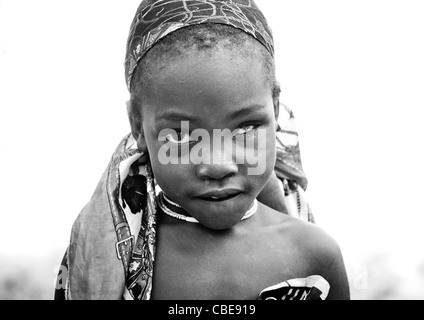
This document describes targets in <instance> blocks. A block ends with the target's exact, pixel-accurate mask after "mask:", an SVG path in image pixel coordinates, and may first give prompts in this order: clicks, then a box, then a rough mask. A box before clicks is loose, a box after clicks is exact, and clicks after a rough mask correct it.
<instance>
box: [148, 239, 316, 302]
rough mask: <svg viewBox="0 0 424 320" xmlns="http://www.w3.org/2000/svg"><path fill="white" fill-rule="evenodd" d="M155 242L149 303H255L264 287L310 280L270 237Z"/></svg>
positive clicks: (297, 259)
mask: <svg viewBox="0 0 424 320" xmlns="http://www.w3.org/2000/svg"><path fill="white" fill-rule="evenodd" d="M158 239H160V241H158V246H157V253H156V261H155V268H154V274H153V292H152V298H153V299H191V300H193V299H209V300H211V299H212V300H213V299H215V300H218V299H219V300H227V299H242V300H254V299H256V298H257V296H258V294H259V292H260V291H261V290H263V289H264V288H266V287H269V286H272V285H275V284H277V283H280V282H282V281H285V280H287V279H292V278H295V277H304V276H307V275H309V274H308V272H309V271H308V270H307V268H306V265H307V264H305V263H304V259H303V258H302V256H301V255H300V254H299V253H298V252H297V250H294V249H293V247H291V246H290V244H286V245H285V244H284V243H280V242H277V239H272V236H271V237H270V235H269V234H268V235H267V237H263V238H262V237H260V236H255V237H251V236H242V237H238V238H232V239H231V241H229V240H227V241H225V239H220V240H219V241H213V240H206V241H205V240H204V239H203V240H204V241H201V239H199V240H198V241H185V240H184V239H178V237H177V239H176V238H175V236H172V235H169V234H167V233H166V232H163V233H160V234H159V237H158ZM274 240H275V241H274ZM279 240H281V239H279Z"/></svg>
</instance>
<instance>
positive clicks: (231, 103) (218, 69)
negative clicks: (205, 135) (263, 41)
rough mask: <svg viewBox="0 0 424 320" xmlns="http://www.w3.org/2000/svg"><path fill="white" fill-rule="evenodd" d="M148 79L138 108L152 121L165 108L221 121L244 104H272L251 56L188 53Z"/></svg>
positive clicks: (261, 68) (263, 74) (262, 72)
mask: <svg viewBox="0 0 424 320" xmlns="http://www.w3.org/2000/svg"><path fill="white" fill-rule="evenodd" d="M149 78H150V79H149V83H148V85H147V86H144V89H143V99H142V100H143V102H142V109H143V113H144V111H145V110H146V111H148V114H150V115H151V116H153V117H155V118H157V117H158V115H160V114H163V113H167V112H168V110H169V109H172V110H174V111H178V110H180V111H181V113H185V114H191V115H192V116H193V117H202V115H203V116H206V115H207V116H208V117H209V118H211V117H214V118H221V117H225V115H227V114H229V113H232V112H234V111H237V110H238V109H240V108H243V107H245V106H247V105H268V104H269V103H270V102H271V104H272V93H271V88H270V86H269V85H268V84H267V74H266V70H265V68H264V66H263V61H261V60H259V59H257V57H256V56H255V55H239V54H237V53H235V52H230V51H226V50H216V51H213V52H199V51H196V50H189V51H187V52H186V53H184V54H183V55H180V56H179V57H177V58H176V59H174V60H173V61H172V62H169V63H167V64H165V65H163V66H162V67H161V68H160V72H158V73H156V74H154V75H153V76H151V77H149ZM211 111H213V112H211ZM205 120H206V119H205ZM208 120H210V119H208Z"/></svg>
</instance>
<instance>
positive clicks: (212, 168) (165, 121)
mask: <svg viewBox="0 0 424 320" xmlns="http://www.w3.org/2000/svg"><path fill="white" fill-rule="evenodd" d="M130 92H131V100H130V103H129V104H128V111H129V119H130V124H131V131H132V134H133V136H134V138H135V139H136V141H137V146H138V148H139V149H140V150H141V151H143V152H145V153H148V154H149V158H150V163H151V166H152V170H153V174H154V177H155V179H156V181H157V183H158V184H159V186H160V187H161V189H162V190H163V191H164V192H165V193H166V194H167V196H168V197H169V198H171V199H172V200H173V201H175V202H177V203H179V204H180V205H181V206H182V207H183V208H184V209H185V210H186V211H187V212H188V213H189V214H190V215H191V216H193V217H195V218H196V219H197V220H198V221H199V222H200V223H201V224H203V225H204V226H206V227H208V228H211V229H226V228H229V227H231V226H233V225H234V224H236V223H237V222H239V221H240V219H241V217H242V216H243V215H244V213H245V212H246V211H247V210H248V209H249V207H250V205H251V204H252V202H253V200H254V199H255V198H256V197H257V195H258V194H259V193H260V191H261V190H262V188H263V187H264V186H265V184H266V183H267V181H268V179H269V177H270V175H271V173H272V171H273V169H274V164H275V131H276V126H277V124H276V119H277V117H278V94H279V88H278V85H277V83H276V81H275V66H274V60H273V57H272V55H271V54H270V52H269V51H268V50H267V49H266V48H265V47H264V46H263V45H262V44H261V43H260V42H259V41H257V40H256V39H255V38H253V37H252V36H251V35H248V34H247V33H245V32H244V31H241V30H239V29H236V28H233V27H231V26H228V25H222V24H216V23H212V24H200V25H193V26H188V27H184V28H181V29H179V30H176V31H174V32H171V33H169V34H168V35H166V36H165V37H164V38H162V39H161V40H160V41H159V42H157V43H156V44H155V45H154V46H153V47H152V48H150V49H149V51H147V53H146V54H145V55H144V56H143V58H142V59H141V60H140V62H139V63H138V65H137V68H136V69H135V71H134V74H133V78H132V81H131V87H130ZM228 136H230V138H229V139H226V138H228ZM218 140H219V141H218ZM249 155H250V157H251V158H250V159H248V156H249ZM252 157H253V159H254V160H255V159H256V162H255V161H252ZM240 160H241V161H240ZM255 168H256V169H257V170H252V169H255Z"/></svg>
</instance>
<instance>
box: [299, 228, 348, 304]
mask: <svg viewBox="0 0 424 320" xmlns="http://www.w3.org/2000/svg"><path fill="white" fill-rule="evenodd" d="M308 229H309V230H308V231H307V232H306V234H307V237H308V241H307V243H308V244H307V246H306V248H305V250H306V252H305V253H306V254H307V255H308V256H309V257H310V258H309V263H310V267H311V269H310V270H309V271H310V272H312V273H314V274H318V275H320V276H322V277H323V278H324V279H325V280H326V281H327V282H328V283H329V285H330V290H329V293H328V296H327V298H326V299H327V300H349V299H350V288H349V281H348V277H347V272H346V267H345V264H344V259H343V255H342V252H341V250H340V246H339V244H338V243H337V241H336V240H335V239H334V238H333V237H332V236H330V235H329V234H328V233H327V232H326V231H324V230H323V229H322V228H320V227H318V226H316V225H312V224H309V227H308ZM303 240H305V238H304V239H303ZM305 242H306V241H305Z"/></svg>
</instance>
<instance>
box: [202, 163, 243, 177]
mask: <svg viewBox="0 0 424 320" xmlns="http://www.w3.org/2000/svg"><path fill="white" fill-rule="evenodd" d="M237 172H238V166H237V164H236V163H234V162H231V163H219V164H215V163H213V164H204V163H202V164H199V165H198V167H197V176H198V177H199V178H200V179H202V180H222V179H225V178H228V177H232V176H234V175H235V174H236V173H237Z"/></svg>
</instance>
